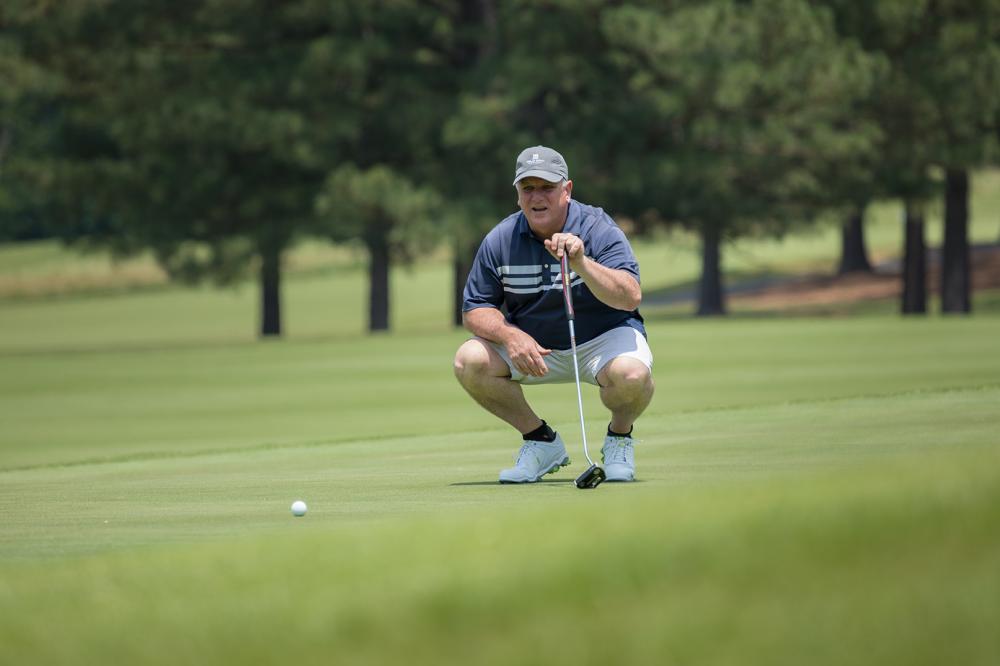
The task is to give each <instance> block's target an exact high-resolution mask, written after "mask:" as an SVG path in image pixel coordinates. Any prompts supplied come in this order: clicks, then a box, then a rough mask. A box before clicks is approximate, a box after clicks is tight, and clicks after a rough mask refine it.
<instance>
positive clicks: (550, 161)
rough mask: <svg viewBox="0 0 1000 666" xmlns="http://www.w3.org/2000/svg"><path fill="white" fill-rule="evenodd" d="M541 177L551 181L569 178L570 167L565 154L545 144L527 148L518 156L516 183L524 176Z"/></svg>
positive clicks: (515, 171) (515, 170) (515, 174)
mask: <svg viewBox="0 0 1000 666" xmlns="http://www.w3.org/2000/svg"><path fill="white" fill-rule="evenodd" d="M531 177H535V178H541V179H542V180H547V181H549V182H550V183H558V182H559V181H560V180H569V167H568V166H566V160H564V159H563V156H562V155H560V154H559V153H557V152H556V151H554V150H552V149H551V148H546V147H545V146H532V147H531V148H525V149H524V150H522V151H521V154H520V155H518V156H517V166H515V167H514V185H517V183H518V181H520V180H521V179H523V178H531Z"/></svg>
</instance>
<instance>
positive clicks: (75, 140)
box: [0, 0, 1000, 336]
mask: <svg viewBox="0 0 1000 666" xmlns="http://www.w3.org/2000/svg"><path fill="white" fill-rule="evenodd" d="M998 91H1000V0H939V1H936V2H931V1H930V0H918V1H912V0H906V1H904V0H878V1H876V2H871V3H858V2H853V1H851V0H823V1H821V2H807V1H805V0H746V1H736V0H706V1H702V2H695V1H686V0H676V1H673V2H666V3H665V2H652V1H646V0H632V1H623V2H616V3H605V2H600V1H598V0H575V1H571V0H550V1H548V2H545V3H538V2H527V1H526V0H513V1H511V2H502V3H501V2H499V1H498V0H464V1H460V0H436V1H435V2H418V1H417V0H396V1H394V2H388V1H381V2H380V1H376V2H370V3H354V4H353V5H350V4H344V3H336V2H328V1H321V0H292V1H289V2H283V3H269V2H263V0H203V1H200V2H194V1H192V0H180V1H169V2H168V1H167V0H149V1H147V2H142V3H135V2H127V1H124V0H102V1H100V2H98V1H97V0H75V1H73V2H64V3H49V2H42V1H41V0H7V1H6V2H5V3H4V4H3V7H2V8H0V240H16V239H27V238H37V237H56V238H60V239H63V240H64V241H66V242H67V243H76V244H82V245H90V246H98V247H104V248H108V249H110V250H111V251H112V252H113V253H115V254H116V255H118V256H125V255H129V254H133V253H137V252H141V251H150V250H151V251H152V252H153V254H154V255H155V257H156V258H157V260H158V262H159V263H160V264H161V265H162V266H163V267H164V268H165V269H166V271H167V272H168V273H169V275H170V276H171V277H173V278H175V279H177V280H181V281H186V282H197V281H201V280H212V281H214V282H216V283H219V284H226V283H231V282H234V281H237V280H243V279H245V278H246V277H247V276H248V275H251V274H252V275H255V276H256V278H257V280H258V282H259V285H260V294H261V296H260V303H261V305H260V312H261V316H260V334H261V335H264V336H270V335H277V334H280V332H281V289H280V285H281V267H282V257H283V256H284V253H285V252H286V251H287V250H288V248H290V247H292V246H293V245H294V244H295V243H296V242H298V241H299V240H300V239H303V238H306V237H314V238H321V239H328V240H331V241H332V242H336V243H353V244H357V245H358V247H359V248H362V249H363V250H364V252H365V254H366V255H367V261H368V266H369V283H370V290H369V302H370V308H369V328H370V330H385V329H387V328H389V327H390V317H389V313H390V303H389V291H388V284H389V274H390V270H391V266H392V265H393V263H396V262H400V261H402V262H406V261H408V260H409V259H411V258H412V257H413V256H415V255H416V254H418V253H420V252H424V251H426V250H427V249H428V248H430V247H433V246H441V245H442V244H444V245H447V246H449V247H450V249H451V251H452V258H453V274H454V279H453V286H452V295H451V298H452V302H453V303H454V307H453V314H452V319H453V321H454V322H455V323H458V322H459V321H460V291H461V286H462V285H463V284H464V279H465V275H466V274H467V272H468V267H469V263H470V262H471V259H472V255H473V253H474V250H475V247H476V246H477V245H478V243H479V241H480V239H481V238H482V236H483V234H484V233H485V231H486V230H487V229H488V228H489V227H490V226H491V225H492V224H495V223H496V222H497V221H498V220H499V219H500V218H502V217H503V216H505V215H506V214H509V213H510V212H512V211H514V210H515V195H514V191H513V189H512V188H511V185H510V181H511V179H512V175H513V174H512V172H513V160H514V157H515V156H516V155H517V153H518V151H519V150H520V149H521V148H523V147H525V146H528V145H532V144H538V143H544V144H549V145H553V146H554V147H556V148H558V149H559V150H560V151H561V152H563V154H564V155H566V157H567V159H568V161H569V162H570V165H571V169H572V176H573V179H574V181H575V188H574V193H575V195H576V196H578V197H579V198H580V199H581V200H583V201H586V202H588V203H593V204H596V205H601V206H603V207H605V208H606V209H607V210H608V211H609V212H610V213H611V214H612V215H614V216H619V217H620V218H621V219H628V220H629V221H630V223H631V225H632V227H633V233H642V232H644V231H649V230H653V229H656V228H664V227H670V226H680V227H684V228H688V229H690V230H692V231H694V232H696V233H697V234H698V235H699V236H700V238H701V242H702V278H701V284H700V289H699V302H698V308H697V312H698V314H702V315H714V314H722V313H725V311H726V303H725V289H724V279H723V275H724V248H725V247H726V244H727V243H729V242H731V241H733V240H735V239H737V238H740V237H744V236H755V235H756V236H759V235H766V236H780V235H781V234H784V233H786V232H787V231H789V230H792V229H797V228H801V227H802V226H804V225H810V224H814V223H815V221H816V220H817V219H819V218H821V217H824V216H825V217H830V216H833V217H836V218H837V219H841V220H843V221H844V233H843V248H842V257H841V262H840V265H839V266H838V267H837V270H839V271H840V272H849V271H854V270H870V268H871V262H870V260H869V258H868V257H867V254H866V250H865V245H864V222H863V220H864V211H865V209H866V207H867V205H868V204H869V203H870V202H872V201H874V200H877V199H885V198H889V197H891V198H896V199H899V200H901V201H903V202H905V210H906V219H905V221H904V225H905V229H906V234H905V237H906V242H905V248H903V255H904V261H903V266H904V267H903V271H902V272H903V275H904V282H905V288H904V289H903V301H902V305H901V309H902V310H903V311H904V312H922V311H925V310H926V289H927V287H926V266H927V259H926V254H927V250H926V248H925V241H924V229H923V226H924V222H923V219H924V218H923V211H924V210H925V209H926V207H927V206H928V205H930V203H931V202H933V201H941V202H942V204H943V209H944V211H945V214H944V217H945V232H944V235H943V238H944V244H943V247H942V251H941V255H942V266H941V271H940V280H941V282H940V292H941V294H942V309H943V310H944V311H947V312H968V311H969V310H970V308H971V305H970V299H969V292H970V284H969V246H968V234H967V224H968V222H967V220H968V204H967V198H968V177H969V176H968V174H969V171H970V169H973V168H976V167H978V166H981V165H983V164H988V163H996V161H997V150H996V147H997V142H998V135H1000V92H998Z"/></svg>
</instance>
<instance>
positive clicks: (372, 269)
mask: <svg viewBox="0 0 1000 666" xmlns="http://www.w3.org/2000/svg"><path fill="white" fill-rule="evenodd" d="M365 244H366V245H367V246H368V331H369V332H370V333H374V332H376V331H388V330H389V236H388V230H387V229H384V228H382V227H381V225H376V228H374V229H372V230H371V232H370V233H369V234H367V235H366V237H365Z"/></svg>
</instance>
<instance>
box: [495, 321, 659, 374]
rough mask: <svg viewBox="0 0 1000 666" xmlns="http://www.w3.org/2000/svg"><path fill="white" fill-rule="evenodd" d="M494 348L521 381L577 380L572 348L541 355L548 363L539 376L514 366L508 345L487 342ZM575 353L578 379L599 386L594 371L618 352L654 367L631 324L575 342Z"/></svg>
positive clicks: (640, 335) (651, 358) (616, 356)
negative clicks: (578, 373)
mask: <svg viewBox="0 0 1000 666" xmlns="http://www.w3.org/2000/svg"><path fill="white" fill-rule="evenodd" d="M487 344H489V345H490V346H492V347H493V349H495V350H496V352H497V353H498V354H500V357H501V358H503V360H504V361H506V363H507V367H508V368H510V378H511V379H512V380H514V381H515V382H521V383H522V384H562V383H566V382H573V381H576V380H575V378H574V376H573V350H571V349H553V350H552V353H551V354H549V355H548V356H543V357H542V360H543V361H545V365H546V366H548V368H549V371H548V372H547V373H545V375H543V376H541V377H535V376H534V375H525V374H524V373H523V372H521V371H520V370H518V369H517V368H515V367H514V365H513V364H512V363H511V362H510V357H509V356H507V349H506V348H505V347H504V346H503V345H501V344H497V343H495V342H488V343H487ZM576 356H577V360H578V361H579V364H580V381H582V382H587V383H588V384H594V385H595V386H600V384H599V383H598V382H597V374H598V373H599V372H600V371H601V368H603V367H604V366H605V365H607V364H608V363H609V362H610V361H611V360H612V359H616V358H618V357H619V356H629V357H631V358H634V359H638V360H640V361H642V362H643V363H645V364H646V367H647V368H649V369H650V370H652V369H653V352H652V351H650V349H649V345H648V344H647V343H646V338H644V337H643V336H642V333H640V332H639V331H637V330H635V329H634V328H632V327H631V326H619V327H618V328H613V329H611V330H610V331H608V332H607V333H602V334H601V335H599V336H597V337H596V338H594V339H593V340H590V341H589V342H585V343H583V344H582V345H577V347H576Z"/></svg>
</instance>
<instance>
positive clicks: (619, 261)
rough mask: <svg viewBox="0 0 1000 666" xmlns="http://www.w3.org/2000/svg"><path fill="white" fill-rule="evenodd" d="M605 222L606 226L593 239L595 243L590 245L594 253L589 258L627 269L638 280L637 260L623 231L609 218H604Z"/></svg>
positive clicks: (604, 264)
mask: <svg viewBox="0 0 1000 666" xmlns="http://www.w3.org/2000/svg"><path fill="white" fill-rule="evenodd" d="M605 224H607V226H606V227H605V228H604V229H602V233H601V234H599V235H598V237H597V238H596V239H595V240H597V243H595V244H594V246H593V247H591V251H592V252H593V253H594V254H593V255H592V256H591V258H592V259H593V260H594V261H596V262H597V263H599V264H601V265H602V266H607V267H608V268H614V269H617V270H623V271H628V272H629V273H631V274H632V276H633V277H634V278H635V279H636V280H639V261H638V260H637V259H636V258H635V253H634V252H633V251H632V245H631V244H630V243H629V242H628V238H627V237H626V236H625V232H624V231H622V230H621V228H619V227H618V225H617V224H615V223H614V222H611V221H610V220H606V221H605Z"/></svg>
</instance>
